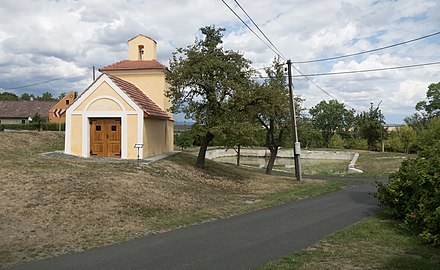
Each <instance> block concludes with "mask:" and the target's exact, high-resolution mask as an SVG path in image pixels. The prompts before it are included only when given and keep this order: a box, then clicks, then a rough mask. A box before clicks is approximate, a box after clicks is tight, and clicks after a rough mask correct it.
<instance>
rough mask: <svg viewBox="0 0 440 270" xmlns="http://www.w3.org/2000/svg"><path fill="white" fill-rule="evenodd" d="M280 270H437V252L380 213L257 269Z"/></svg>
mask: <svg viewBox="0 0 440 270" xmlns="http://www.w3.org/2000/svg"><path fill="white" fill-rule="evenodd" d="M281 269H307V270H308V269H408V270H410V269H411V270H413V269H414V270H419V269H420V270H429V269H433V270H434V269H440V249H439V248H434V247H430V246H426V245H425V244H424V243H421V242H420V240H419V238H417V237H416V236H412V235H409V234H408V233H407V232H405V231H403V229H401V228H400V227H399V226H398V224H397V223H396V221H394V220H392V219H390V218H389V217H388V216H387V215H386V213H380V214H378V215H376V216H373V217H370V218H368V219H366V220H364V221H361V222H359V223H356V224H355V225H353V226H351V227H349V228H347V229H344V230H341V231H339V232H337V233H335V234H333V235H331V236H329V237H327V238H325V239H323V240H321V241H320V242H318V243H317V244H315V245H314V246H312V247H310V248H309V249H307V250H304V251H300V252H297V253H294V254H292V255H289V256H286V257H284V258H282V259H280V260H278V261H275V262H271V263H269V264H267V265H266V266H264V267H262V268H260V270H281Z"/></svg>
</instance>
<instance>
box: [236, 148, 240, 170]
mask: <svg viewBox="0 0 440 270" xmlns="http://www.w3.org/2000/svg"><path fill="white" fill-rule="evenodd" d="M237 166H240V145H238V146H237Z"/></svg>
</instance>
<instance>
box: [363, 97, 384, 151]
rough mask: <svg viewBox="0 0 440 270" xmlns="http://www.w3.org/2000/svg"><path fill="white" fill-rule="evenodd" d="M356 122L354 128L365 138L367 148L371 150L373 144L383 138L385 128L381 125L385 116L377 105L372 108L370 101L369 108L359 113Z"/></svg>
mask: <svg viewBox="0 0 440 270" xmlns="http://www.w3.org/2000/svg"><path fill="white" fill-rule="evenodd" d="M356 122H357V123H356V130H357V131H358V132H359V134H360V136H361V137H363V138H365V139H367V142H368V150H370V151H371V150H373V149H374V144H375V143H376V142H378V141H380V140H383V139H384V137H385V135H386V129H385V127H384V126H383V124H385V118H384V116H383V114H382V111H381V110H380V109H379V106H377V107H376V108H374V107H373V103H371V106H370V109H369V110H368V111H366V112H362V113H360V114H359V115H358V116H357V120H356Z"/></svg>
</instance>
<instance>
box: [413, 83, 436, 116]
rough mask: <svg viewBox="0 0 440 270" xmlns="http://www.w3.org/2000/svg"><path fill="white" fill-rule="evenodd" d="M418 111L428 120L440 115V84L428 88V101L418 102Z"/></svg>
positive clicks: (433, 84) (432, 84)
mask: <svg viewBox="0 0 440 270" xmlns="http://www.w3.org/2000/svg"><path fill="white" fill-rule="evenodd" d="M416 110H418V111H421V112H422V113H423V115H424V116H425V117H426V118H431V117H434V116H439V115H440V82H438V83H431V84H430V85H429V86H428V91H427V92H426V100H422V101H420V102H418V103H417V104H416Z"/></svg>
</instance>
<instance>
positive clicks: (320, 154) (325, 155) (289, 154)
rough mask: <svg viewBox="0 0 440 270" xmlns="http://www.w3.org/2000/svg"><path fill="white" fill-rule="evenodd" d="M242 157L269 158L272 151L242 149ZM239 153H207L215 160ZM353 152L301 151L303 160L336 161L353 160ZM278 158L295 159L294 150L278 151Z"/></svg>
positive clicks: (221, 151) (232, 151)
mask: <svg viewBox="0 0 440 270" xmlns="http://www.w3.org/2000/svg"><path fill="white" fill-rule="evenodd" d="M240 154H241V156H244V157H246V156H249V157H269V156H270V151H269V150H268V149H249V148H245V149H241V151H240ZM236 155H237V152H235V150H234V149H228V150H225V149H216V150H209V151H207V152H206V158H207V159H213V158H218V157H233V156H236ZM354 155H355V153H353V152H341V151H309V150H301V158H302V159H336V160H351V159H352V158H353V157H354ZM277 157H281V158H293V150H287V149H280V150H278V155H277Z"/></svg>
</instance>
